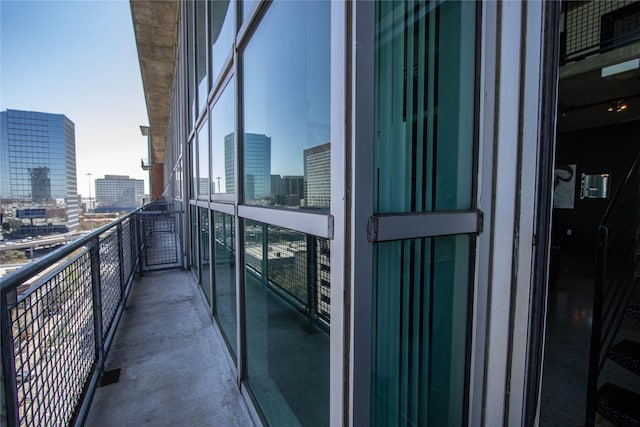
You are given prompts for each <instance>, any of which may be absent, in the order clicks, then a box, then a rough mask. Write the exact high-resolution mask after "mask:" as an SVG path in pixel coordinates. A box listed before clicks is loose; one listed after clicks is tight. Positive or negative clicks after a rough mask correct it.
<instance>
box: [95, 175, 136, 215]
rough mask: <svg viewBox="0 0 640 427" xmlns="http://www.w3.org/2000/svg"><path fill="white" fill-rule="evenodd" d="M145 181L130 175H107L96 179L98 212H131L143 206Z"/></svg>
mask: <svg viewBox="0 0 640 427" xmlns="http://www.w3.org/2000/svg"><path fill="white" fill-rule="evenodd" d="M143 200H144V180H142V179H133V178H129V176H128V175H105V176H104V178H98V179H96V211H98V212H100V211H102V212H114V211H130V210H133V209H136V208H139V207H140V206H142V201H143Z"/></svg>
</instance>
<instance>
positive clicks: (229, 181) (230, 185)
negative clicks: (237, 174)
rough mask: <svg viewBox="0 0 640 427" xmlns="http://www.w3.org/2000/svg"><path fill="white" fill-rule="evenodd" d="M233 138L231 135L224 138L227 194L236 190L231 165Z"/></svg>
mask: <svg viewBox="0 0 640 427" xmlns="http://www.w3.org/2000/svg"><path fill="white" fill-rule="evenodd" d="M233 136H234V135H233V133H230V134H228V135H226V136H225V137H224V180H225V185H226V191H227V192H229V193H233V192H234V191H235V190H236V186H235V184H234V182H235V180H234V179H233V173H234V172H233V165H234V164H235V162H234V161H233V156H234V151H233V144H234V138H233ZM218 191H219V189H218Z"/></svg>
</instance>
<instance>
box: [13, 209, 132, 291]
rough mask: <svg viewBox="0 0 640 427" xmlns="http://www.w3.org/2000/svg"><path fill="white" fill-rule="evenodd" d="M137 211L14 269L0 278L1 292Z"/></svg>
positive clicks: (72, 251)
mask: <svg viewBox="0 0 640 427" xmlns="http://www.w3.org/2000/svg"><path fill="white" fill-rule="evenodd" d="M139 211H140V209H136V210H135V211H131V212H129V213H128V214H126V215H124V216H122V217H120V218H118V219H116V220H115V221H113V222H110V223H109V224H106V225H104V226H102V227H100V228H98V229H97V230H94V231H92V232H91V233H89V234H85V235H84V236H82V237H79V238H78V239H76V240H74V241H72V242H70V243H67V244H66V245H64V246H62V247H60V248H58V249H56V250H55V251H52V252H51V253H49V254H47V255H45V256H43V257H42V258H40V259H38V260H37V261H35V262H32V263H30V264H27V265H25V266H23V267H21V268H19V269H17V270H15V271H12V272H11V273H9V274H7V275H6V276H4V277H3V278H0V284H1V286H0V289H1V290H2V292H3V293H4V292H10V291H12V290H15V289H16V288H17V287H18V286H20V284H21V283H23V282H24V281H25V280H28V279H30V278H32V277H33V276H35V275H37V274H39V273H41V272H43V271H44V270H46V269H47V268H49V267H51V265H53V264H55V263H56V262H58V261H60V260H62V259H64V258H65V257H67V256H69V255H71V254H73V253H74V252H75V251H76V250H78V249H81V248H83V247H85V246H88V245H89V244H91V241H92V240H93V239H95V237H96V236H100V235H101V234H102V233H104V232H105V231H107V230H109V229H111V228H114V227H116V226H117V225H118V224H122V222H124V221H125V220H126V219H128V218H130V217H132V216H133V215H135V214H136V213H137V212H139Z"/></svg>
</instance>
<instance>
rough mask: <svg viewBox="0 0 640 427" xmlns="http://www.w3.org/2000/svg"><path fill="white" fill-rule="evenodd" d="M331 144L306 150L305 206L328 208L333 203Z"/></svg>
mask: <svg viewBox="0 0 640 427" xmlns="http://www.w3.org/2000/svg"><path fill="white" fill-rule="evenodd" d="M330 172H331V144H330V143H328V142H327V143H326V144H322V145H318V146H315V147H311V148H307V149H306V150H304V204H305V206H309V207H323V208H326V207H327V206H329V203H330V202H331V173H330Z"/></svg>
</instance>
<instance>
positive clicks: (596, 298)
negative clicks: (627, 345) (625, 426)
mask: <svg viewBox="0 0 640 427" xmlns="http://www.w3.org/2000/svg"><path fill="white" fill-rule="evenodd" d="M608 234H609V230H608V228H607V227H606V226H604V225H601V226H600V227H599V228H598V246H597V257H596V260H597V264H596V281H595V286H594V289H593V314H592V322H591V347H590V351H589V377H588V380H587V413H586V420H585V426H586V427H593V426H594V425H595V421H596V410H597V405H598V403H597V393H598V375H599V373H600V346H601V342H600V341H601V333H602V331H601V330H602V298H603V291H604V283H605V280H606V277H607V239H608Z"/></svg>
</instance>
